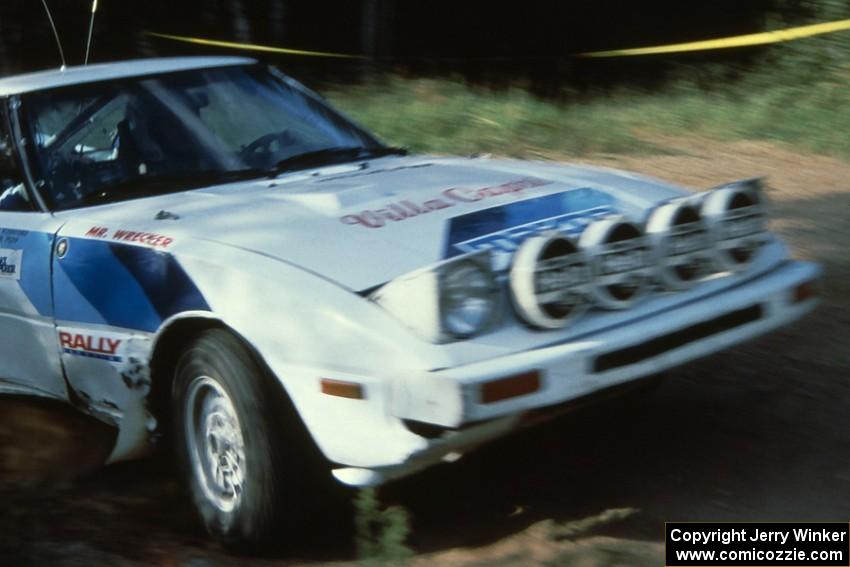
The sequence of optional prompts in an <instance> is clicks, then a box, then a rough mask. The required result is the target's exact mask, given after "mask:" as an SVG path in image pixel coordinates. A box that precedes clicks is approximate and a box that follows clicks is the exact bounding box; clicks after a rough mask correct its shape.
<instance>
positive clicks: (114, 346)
mask: <svg viewBox="0 0 850 567" xmlns="http://www.w3.org/2000/svg"><path fill="white" fill-rule="evenodd" d="M123 343H124V341H123V339H119V338H117V337H115V336H113V335H108V334H104V333H97V332H93V331H80V330H75V329H67V328H60V329H59V346H60V347H61V348H62V352H64V353H65V354H72V355H75V356H84V357H88V358H96V359H99V360H106V361H108V362H121V361H122V360H123V359H124V358H123V356H121V354H120V348H121V345H122V344H123Z"/></svg>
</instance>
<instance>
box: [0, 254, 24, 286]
mask: <svg viewBox="0 0 850 567" xmlns="http://www.w3.org/2000/svg"><path fill="white" fill-rule="evenodd" d="M23 256H24V253H23V251H21V250H9V249H6V248H3V249H0V278H8V279H13V280H20V279H21V263H22V260H23Z"/></svg>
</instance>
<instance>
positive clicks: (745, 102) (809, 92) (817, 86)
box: [328, 72, 850, 158]
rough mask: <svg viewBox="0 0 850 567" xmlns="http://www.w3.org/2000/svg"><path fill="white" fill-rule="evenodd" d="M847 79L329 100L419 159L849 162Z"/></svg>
mask: <svg viewBox="0 0 850 567" xmlns="http://www.w3.org/2000/svg"><path fill="white" fill-rule="evenodd" d="M848 83H850V80H848V76H847V75H844V76H842V77H840V78H836V77H834V76H832V75H830V77H829V78H828V79H827V80H823V81H820V82H813V83H805V84H804V82H803V81H800V80H799V79H796V80H795V79H792V78H791V77H790V76H788V77H786V76H783V74H782V73H780V72H773V73H770V74H763V75H760V76H758V77H755V78H753V79H751V80H744V81H743V82H739V83H738V84H736V85H732V86H727V87H715V88H713V89H711V90H704V89H701V88H698V87H696V86H695V85H694V84H693V83H690V82H682V83H678V84H674V85H672V86H671V87H669V88H668V89H666V90H665V91H663V92H656V93H644V92H638V91H624V92H619V93H614V94H600V95H598V96H596V97H584V98H583V99H573V100H567V101H564V102H552V101H547V100H541V99H539V98H536V97H534V96H533V95H531V94H529V93H528V92H527V91H525V90H522V89H511V90H501V91H493V90H487V89H480V88H472V87H469V86H466V85H465V84H463V83H461V82H458V81H452V80H431V79H416V80H406V79H401V78H392V79H386V80H383V81H380V82H376V83H373V84H368V85H360V86H354V87H346V88H345V89H344V90H343V89H342V88H338V89H332V90H331V91H330V92H329V93H328V97H329V98H330V99H331V100H332V101H333V102H334V103H335V104H336V105H337V106H339V107H340V108H342V109H343V110H344V111H345V112H347V113H348V114H349V115H350V116H352V117H353V118H355V119H356V120H358V121H359V122H361V123H362V124H364V125H366V126H368V127H369V128H371V129H372V130H374V131H375V132H377V133H378V135H379V136H381V137H382V138H383V139H384V140H386V141H388V142H390V143H393V144H397V145H403V146H406V147H409V148H411V149H413V150H415V151H418V152H436V153H453V154H470V153H477V152H490V153H496V154H500V155H512V156H522V157H534V156H542V157H547V156H558V155H586V154H591V153H635V152H657V151H659V149H660V148H659V147H657V146H656V145H655V143H654V140H657V139H658V138H659V136H661V135H668V136H669V135H673V136H691V135H697V136H705V137H710V138H716V139H720V140H740V139H756V140H770V141H774V142H779V143H783V144H788V145H791V146H795V147H800V148H803V149H806V150H809V151H813V152H817V153H823V154H831V155H837V156H841V157H844V158H850V134H848V133H850V88H848V86H850V85H848Z"/></svg>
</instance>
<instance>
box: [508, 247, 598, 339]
mask: <svg viewBox="0 0 850 567" xmlns="http://www.w3.org/2000/svg"><path fill="white" fill-rule="evenodd" d="M510 280H511V285H510V288H511V298H512V299H513V303H514V306H515V307H516V310H517V313H519V316H520V317H521V318H522V319H523V320H524V321H525V322H527V323H528V324H529V325H531V326H533V327H538V328H541V329H560V328H563V327H565V326H566V325H567V323H568V322H569V321H571V320H572V319H574V318H575V317H576V316H578V315H579V314H580V313H582V312H583V311H584V310H585V309H587V305H588V297H587V293H588V284H589V283H590V269H589V266H588V264H587V259H586V258H585V256H584V254H582V253H581V252H580V251H579V250H578V248H577V247H576V245H575V244H573V243H572V241H570V240H569V239H568V238H566V237H565V236H562V235H561V234H557V233H555V234H541V235H538V236H533V237H531V238H528V239H527V240H525V242H523V243H522V245H521V246H520V247H519V250H517V252H516V254H514V258H513V264H512V265H511V274H510Z"/></svg>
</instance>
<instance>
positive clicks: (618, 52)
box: [579, 20, 850, 57]
mask: <svg viewBox="0 0 850 567" xmlns="http://www.w3.org/2000/svg"><path fill="white" fill-rule="evenodd" d="M844 30H850V20H839V21H836V22H827V23H825V24H813V25H810V26H800V27H797V28H788V29H785V30H776V31H769V32H761V33H753V34H748V35H739V36H734V37H726V38H720V39H709V40H705V41H692V42H689V43H676V44H673V45H656V46H653V47H638V48H634V49H614V50H611V51H593V52H590V53H581V54H579V57H627V56H634V55H657V54H660V53H681V52H686V51H706V50H711V49H729V48H731V47H748V46H752V45H766V44H769V43H780V42H783V41H792V40H795V39H800V38H803V37H810V36H813V35H821V34H825V33H834V32H838V31H844Z"/></svg>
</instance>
